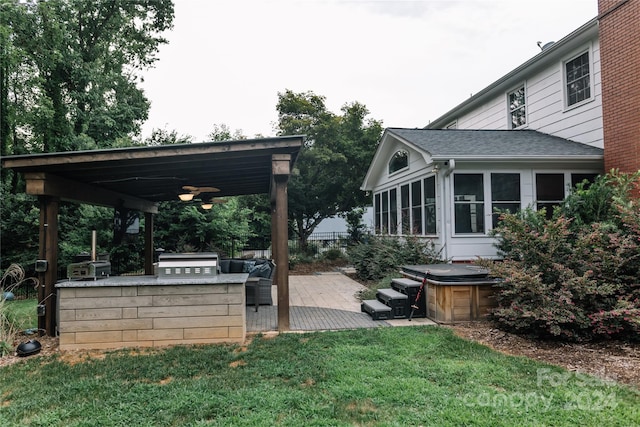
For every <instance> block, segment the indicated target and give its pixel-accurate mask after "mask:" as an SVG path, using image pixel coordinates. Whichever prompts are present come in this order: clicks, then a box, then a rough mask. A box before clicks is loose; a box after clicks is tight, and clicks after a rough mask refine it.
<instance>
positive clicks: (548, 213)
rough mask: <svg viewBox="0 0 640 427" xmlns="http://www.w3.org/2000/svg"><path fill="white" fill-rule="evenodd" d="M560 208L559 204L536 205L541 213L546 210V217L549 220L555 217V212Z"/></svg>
mask: <svg viewBox="0 0 640 427" xmlns="http://www.w3.org/2000/svg"><path fill="white" fill-rule="evenodd" d="M557 206H558V204H557V203H537V204H536V209H538V210H539V211H541V210H542V209H545V210H546V215H545V217H546V218H547V219H551V217H553V210H554V209H555V208H556V207H557Z"/></svg>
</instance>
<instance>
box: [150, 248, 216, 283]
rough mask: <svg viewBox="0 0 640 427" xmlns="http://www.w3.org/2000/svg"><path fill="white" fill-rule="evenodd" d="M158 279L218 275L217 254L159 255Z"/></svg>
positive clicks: (157, 265)
mask: <svg viewBox="0 0 640 427" xmlns="http://www.w3.org/2000/svg"><path fill="white" fill-rule="evenodd" d="M156 274H157V275H158V277H164V278H166V277H206V276H215V275H216V274H218V254H216V253H213V252H200V253H180V254H161V255H160V256H159V257H158V263H157V264H156Z"/></svg>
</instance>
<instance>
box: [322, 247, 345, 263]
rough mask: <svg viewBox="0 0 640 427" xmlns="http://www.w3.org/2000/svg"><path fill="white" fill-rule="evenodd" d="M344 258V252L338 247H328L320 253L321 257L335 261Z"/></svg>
mask: <svg viewBox="0 0 640 427" xmlns="http://www.w3.org/2000/svg"><path fill="white" fill-rule="evenodd" d="M343 258H344V253H343V252H342V250H340V249H338V248H333V249H329V250H327V251H325V252H323V253H322V259H324V260H327V261H337V260H339V259H343Z"/></svg>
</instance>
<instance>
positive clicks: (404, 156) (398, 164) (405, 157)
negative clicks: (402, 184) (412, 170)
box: [389, 150, 409, 173]
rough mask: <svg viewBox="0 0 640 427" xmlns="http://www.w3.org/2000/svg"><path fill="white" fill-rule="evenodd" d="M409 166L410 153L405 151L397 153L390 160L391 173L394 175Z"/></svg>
mask: <svg viewBox="0 0 640 427" xmlns="http://www.w3.org/2000/svg"><path fill="white" fill-rule="evenodd" d="M407 166H409V153H408V152H407V151H405V150H399V151H396V152H395V154H394V155H393V156H392V157H391V160H389V173H394V172H395V171H399V170H400V169H404V168H406V167H407Z"/></svg>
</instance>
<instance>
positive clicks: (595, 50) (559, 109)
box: [458, 38, 604, 148]
mask: <svg viewBox="0 0 640 427" xmlns="http://www.w3.org/2000/svg"><path fill="white" fill-rule="evenodd" d="M587 48H588V49H589V56H590V60H591V69H590V71H591V73H592V74H593V79H592V82H593V86H592V90H593V93H592V99H591V100H590V101H587V102H584V103H582V104H580V105H578V106H576V107H575V108H571V107H569V108H566V107H565V100H564V79H563V73H564V64H563V62H562V61H566V60H569V59H571V58H572V57H573V56H574V55H573V54H571V55H568V56H566V57H564V58H562V60H561V61H558V62H556V63H554V64H552V65H550V66H548V67H546V68H544V69H542V70H539V71H535V72H532V73H531V75H530V76H527V77H526V78H525V79H524V80H523V82H522V83H525V86H526V108H527V125H526V126H524V127H523V128H524V129H533V130H538V131H540V132H544V133H547V134H550V135H555V136H559V137H561V138H566V139H570V140H572V141H577V142H582V143H584V144H589V145H593V146H595V147H599V148H604V142H603V130H602V88H601V84H600V82H601V76H600V44H599V41H598V39H597V38H596V39H594V40H591V41H590V42H589V43H587V44H584V45H582V47H581V49H576V50H575V54H578V53H580V52H583V51H584V50H585V49H587ZM508 126H509V117H508V111H507V93H506V92H505V93H502V94H500V95H497V96H494V97H492V98H490V99H487V100H486V102H484V103H483V104H482V105H481V106H480V107H478V108H475V109H474V110H472V111H471V112H469V113H467V114H464V115H463V116H461V117H459V118H458V129H497V130H502V129H509V127H508Z"/></svg>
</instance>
